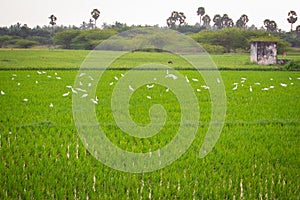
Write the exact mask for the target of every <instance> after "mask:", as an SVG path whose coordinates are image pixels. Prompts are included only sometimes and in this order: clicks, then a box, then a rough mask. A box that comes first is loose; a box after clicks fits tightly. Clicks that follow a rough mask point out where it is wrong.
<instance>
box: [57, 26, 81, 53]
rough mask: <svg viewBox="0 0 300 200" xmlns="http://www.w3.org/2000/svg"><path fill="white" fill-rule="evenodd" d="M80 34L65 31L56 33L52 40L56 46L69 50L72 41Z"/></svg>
mask: <svg viewBox="0 0 300 200" xmlns="http://www.w3.org/2000/svg"><path fill="white" fill-rule="evenodd" d="M79 34H80V31H79V30H66V31H62V32H59V33H56V34H55V36H54V40H55V42H56V43H57V44H60V45H62V47H63V48H65V49H70V48H71V42H72V39H73V38H75V37H76V36H78V35H79Z"/></svg>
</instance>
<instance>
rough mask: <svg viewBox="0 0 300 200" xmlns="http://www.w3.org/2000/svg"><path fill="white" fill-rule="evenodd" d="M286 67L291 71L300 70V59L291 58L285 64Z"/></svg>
mask: <svg viewBox="0 0 300 200" xmlns="http://www.w3.org/2000/svg"><path fill="white" fill-rule="evenodd" d="M284 68H285V69H287V70H291V71H292V70H295V71H299V70H300V60H291V61H290V62H288V63H287V64H286V65H285V66H284Z"/></svg>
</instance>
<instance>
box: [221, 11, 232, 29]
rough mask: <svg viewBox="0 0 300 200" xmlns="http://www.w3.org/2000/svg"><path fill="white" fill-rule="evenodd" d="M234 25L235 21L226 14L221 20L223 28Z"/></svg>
mask: <svg viewBox="0 0 300 200" xmlns="http://www.w3.org/2000/svg"><path fill="white" fill-rule="evenodd" d="M233 25H234V23H233V20H232V19H231V18H229V16H228V15H227V14H224V15H223V17H222V18H221V28H225V27H232V26H233Z"/></svg>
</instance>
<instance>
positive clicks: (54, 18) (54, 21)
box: [49, 15, 57, 27]
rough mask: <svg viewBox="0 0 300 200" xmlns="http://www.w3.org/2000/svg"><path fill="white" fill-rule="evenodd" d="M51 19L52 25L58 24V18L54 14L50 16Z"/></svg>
mask: <svg viewBox="0 0 300 200" xmlns="http://www.w3.org/2000/svg"><path fill="white" fill-rule="evenodd" d="M49 19H50V22H49V23H50V24H51V25H52V27H53V26H54V25H55V24H56V20H57V18H56V17H55V16H54V15H51V16H50V17H49Z"/></svg>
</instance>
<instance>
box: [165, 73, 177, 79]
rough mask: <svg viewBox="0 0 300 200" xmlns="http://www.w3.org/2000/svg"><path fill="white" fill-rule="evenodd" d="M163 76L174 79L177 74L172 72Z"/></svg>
mask: <svg viewBox="0 0 300 200" xmlns="http://www.w3.org/2000/svg"><path fill="white" fill-rule="evenodd" d="M165 78H172V79H173V80H176V79H177V76H175V75H174V74H167V75H166V76H165Z"/></svg>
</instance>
